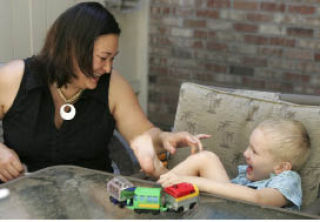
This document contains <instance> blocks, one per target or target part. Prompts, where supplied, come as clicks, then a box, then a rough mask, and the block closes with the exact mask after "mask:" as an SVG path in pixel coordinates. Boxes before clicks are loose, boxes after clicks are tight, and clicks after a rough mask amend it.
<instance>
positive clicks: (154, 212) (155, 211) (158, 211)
mask: <svg viewBox="0 0 320 222" xmlns="http://www.w3.org/2000/svg"><path fill="white" fill-rule="evenodd" d="M152 214H153V215H158V214H160V210H153V211H152Z"/></svg>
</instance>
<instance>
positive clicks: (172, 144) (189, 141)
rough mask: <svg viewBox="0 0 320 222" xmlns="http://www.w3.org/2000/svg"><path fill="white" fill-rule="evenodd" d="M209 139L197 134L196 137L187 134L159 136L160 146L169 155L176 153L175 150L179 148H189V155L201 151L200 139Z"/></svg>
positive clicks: (167, 133)
mask: <svg viewBox="0 0 320 222" xmlns="http://www.w3.org/2000/svg"><path fill="white" fill-rule="evenodd" d="M209 137H211V136H210V135H207V134H198V135H196V136H194V135H191V134H190V133H188V132H177V133H171V132H162V133H161V134H160V135H159V138H160V141H161V143H162V146H163V148H164V149H165V150H167V151H169V152H170V153H171V154H174V153H175V152H176V148H179V147H191V153H192V154H193V153H196V152H199V151H201V150H203V147H202V143H201V141H200V140H201V139H207V138H209Z"/></svg>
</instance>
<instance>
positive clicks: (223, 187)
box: [179, 176, 287, 207]
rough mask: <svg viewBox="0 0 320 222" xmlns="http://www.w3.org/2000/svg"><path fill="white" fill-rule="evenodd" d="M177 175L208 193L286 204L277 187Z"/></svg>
mask: <svg viewBox="0 0 320 222" xmlns="http://www.w3.org/2000/svg"><path fill="white" fill-rule="evenodd" d="M179 177H180V179H181V180H182V181H185V182H189V183H193V184H195V185H197V186H198V187H199V190H201V191H205V192H208V193H212V194H217V195H221V196H225V197H228V198H232V199H237V200H244V201H249V202H253V203H257V204H261V205H271V206H276V207H283V206H285V205H286V204H287V200H286V198H285V197H284V196H283V195H282V194H281V193H280V192H279V191H278V190H277V189H273V188H263V189H260V190H255V189H252V188H249V187H246V186H243V185H239V184H233V183H221V182H215V181H212V180H209V179H206V178H202V177H194V176H179Z"/></svg>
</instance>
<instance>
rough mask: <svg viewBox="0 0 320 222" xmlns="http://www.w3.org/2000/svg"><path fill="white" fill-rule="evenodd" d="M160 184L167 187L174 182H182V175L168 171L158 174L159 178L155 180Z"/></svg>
mask: <svg viewBox="0 0 320 222" xmlns="http://www.w3.org/2000/svg"><path fill="white" fill-rule="evenodd" d="M157 182H158V183H160V184H161V186H162V187H169V186H172V185H174V184H178V183H182V182H184V181H183V178H182V176H179V175H176V174H175V173H172V172H168V173H166V174H163V175H161V176H160V179H159V180H158V181H157Z"/></svg>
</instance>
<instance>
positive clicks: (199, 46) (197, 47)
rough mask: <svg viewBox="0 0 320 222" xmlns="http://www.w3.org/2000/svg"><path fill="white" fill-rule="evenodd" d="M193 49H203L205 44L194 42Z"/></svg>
mask: <svg viewBox="0 0 320 222" xmlns="http://www.w3.org/2000/svg"><path fill="white" fill-rule="evenodd" d="M192 48H194V49H203V48H204V46H203V42H202V41H194V42H193V44H192Z"/></svg>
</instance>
